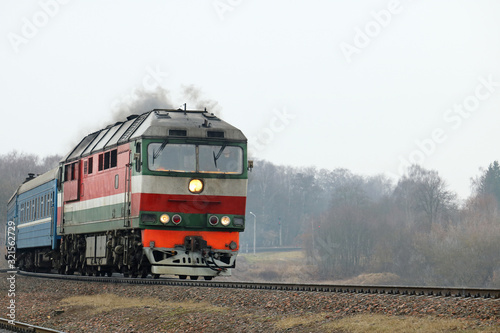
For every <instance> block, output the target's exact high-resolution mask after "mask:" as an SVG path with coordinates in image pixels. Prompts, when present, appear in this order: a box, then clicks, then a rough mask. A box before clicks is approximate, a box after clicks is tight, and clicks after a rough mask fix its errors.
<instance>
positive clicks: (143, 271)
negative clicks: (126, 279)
mask: <svg viewBox="0 0 500 333" xmlns="http://www.w3.org/2000/svg"><path fill="white" fill-rule="evenodd" d="M147 277H148V269H147V268H146V267H144V268H143V269H142V272H141V279H145V278H147Z"/></svg>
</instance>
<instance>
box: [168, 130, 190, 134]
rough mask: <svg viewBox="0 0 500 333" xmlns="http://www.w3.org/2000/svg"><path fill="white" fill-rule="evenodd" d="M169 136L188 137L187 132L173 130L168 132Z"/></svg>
mask: <svg viewBox="0 0 500 333" xmlns="http://www.w3.org/2000/svg"><path fill="white" fill-rule="evenodd" d="M168 135H170V136H187V131H186V130H176V129H171V130H168Z"/></svg>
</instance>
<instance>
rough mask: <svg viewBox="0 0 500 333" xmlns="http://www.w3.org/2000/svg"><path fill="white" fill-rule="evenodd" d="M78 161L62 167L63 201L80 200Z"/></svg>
mask: <svg viewBox="0 0 500 333" xmlns="http://www.w3.org/2000/svg"><path fill="white" fill-rule="evenodd" d="M79 185H80V161H76V162H73V163H69V164H66V165H65V166H64V183H63V201H64V202H70V201H78V200H80V191H79V189H80V187H79Z"/></svg>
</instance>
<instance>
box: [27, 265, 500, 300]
mask: <svg viewBox="0 0 500 333" xmlns="http://www.w3.org/2000/svg"><path fill="white" fill-rule="evenodd" d="M18 274H19V275H23V276H31V277H38V278H47V279H60V280H73V281H84V282H105V283H125V284H142V285H148V284H150V285H168V286H186V287H206V288H234V289H260V290H283V291H309V292H337V293H360V294H387V295H414V296H435V297H469V298H488V299H500V289H485V288H455V287H451V288H450V287H413V286H366V285H363V286H361V285H327V284H296V283H265V282H228V281H222V282H217V281H194V280H179V279H163V278H162V279H149V278H146V279H137V278H124V277H94V276H79V275H57V274H47V273H32V272H23V271H19V272H18Z"/></svg>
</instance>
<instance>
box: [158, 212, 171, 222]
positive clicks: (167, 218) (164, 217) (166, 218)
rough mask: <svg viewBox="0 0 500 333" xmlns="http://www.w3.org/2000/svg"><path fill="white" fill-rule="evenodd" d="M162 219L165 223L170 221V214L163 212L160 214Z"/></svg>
mask: <svg viewBox="0 0 500 333" xmlns="http://www.w3.org/2000/svg"><path fill="white" fill-rule="evenodd" d="M160 221H161V223H163V224H165V223H168V221H170V216H168V214H163V215H162V216H160Z"/></svg>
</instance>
